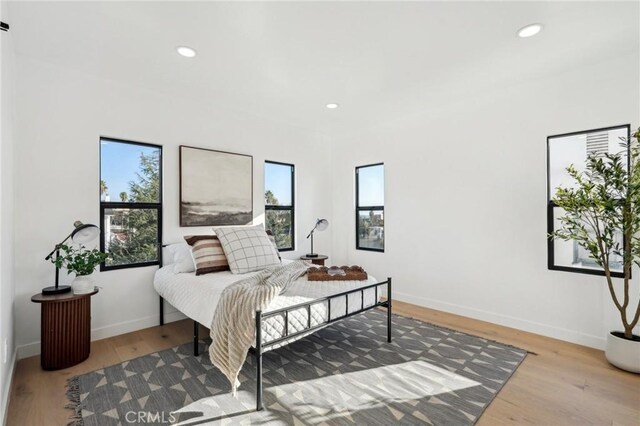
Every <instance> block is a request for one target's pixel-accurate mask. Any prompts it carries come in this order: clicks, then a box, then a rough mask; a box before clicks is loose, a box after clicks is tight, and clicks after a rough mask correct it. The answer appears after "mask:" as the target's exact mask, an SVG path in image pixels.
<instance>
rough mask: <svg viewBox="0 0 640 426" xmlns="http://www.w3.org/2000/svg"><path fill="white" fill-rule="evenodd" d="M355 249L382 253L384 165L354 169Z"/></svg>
mask: <svg viewBox="0 0 640 426" xmlns="http://www.w3.org/2000/svg"><path fill="white" fill-rule="evenodd" d="M356 213H357V217H356V234H357V235H356V249H361V250H373V251H384V165H383V164H373V165H370V166H362V167H356Z"/></svg>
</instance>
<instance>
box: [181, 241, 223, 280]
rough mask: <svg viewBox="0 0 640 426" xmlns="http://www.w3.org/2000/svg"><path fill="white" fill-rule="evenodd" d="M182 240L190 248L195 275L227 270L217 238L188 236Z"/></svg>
mask: <svg viewBox="0 0 640 426" xmlns="http://www.w3.org/2000/svg"><path fill="white" fill-rule="evenodd" d="M184 239H185V240H186V241H187V244H189V245H190V246H191V255H192V256H193V262H194V263H195V264H196V275H203V274H209V273H211V272H220V271H228V270H229V263H228V262H227V257H226V256H225V255H224V251H223V250H222V245H221V244H220V240H219V239H218V237H216V236H215V235H189V236H186V237H184Z"/></svg>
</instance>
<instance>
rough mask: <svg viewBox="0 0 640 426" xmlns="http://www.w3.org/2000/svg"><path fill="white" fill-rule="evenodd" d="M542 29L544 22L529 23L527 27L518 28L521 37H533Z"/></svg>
mask: <svg viewBox="0 0 640 426" xmlns="http://www.w3.org/2000/svg"><path fill="white" fill-rule="evenodd" d="M540 31H542V24H531V25H527V26H526V27H523V28H520V29H519V30H518V37H520V38H527V37H533V36H534V35H536V34H538V33H539V32H540Z"/></svg>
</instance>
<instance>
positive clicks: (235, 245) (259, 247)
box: [213, 225, 280, 274]
mask: <svg viewBox="0 0 640 426" xmlns="http://www.w3.org/2000/svg"><path fill="white" fill-rule="evenodd" d="M213 232H215V233H216V235H217V236H218V239H219V240H220V243H221V245H222V250H224V254H225V256H226V257H227V261H228V262H229V269H231V272H232V273H234V274H245V273H247V272H253V271H261V270H263V269H265V268H268V267H269V266H276V265H280V258H279V257H278V252H277V250H276V248H275V247H274V245H273V244H272V243H271V240H269V236H268V235H267V233H266V231H265V230H264V228H263V227H262V225H256V226H232V227H226V228H218V227H216V228H213Z"/></svg>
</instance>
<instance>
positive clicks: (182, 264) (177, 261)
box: [167, 243, 196, 274]
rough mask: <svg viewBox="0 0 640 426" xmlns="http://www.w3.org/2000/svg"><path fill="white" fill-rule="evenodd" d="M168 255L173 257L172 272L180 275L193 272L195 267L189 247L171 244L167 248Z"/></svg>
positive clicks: (184, 244)
mask: <svg viewBox="0 0 640 426" xmlns="http://www.w3.org/2000/svg"><path fill="white" fill-rule="evenodd" d="M167 248H168V249H169V253H170V254H172V255H173V272H174V273H176V274H182V273H185V272H195V270H196V265H195V263H194V262H193V256H191V246H190V245H189V244H187V243H177V244H171V245H170V246H168V247H167Z"/></svg>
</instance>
